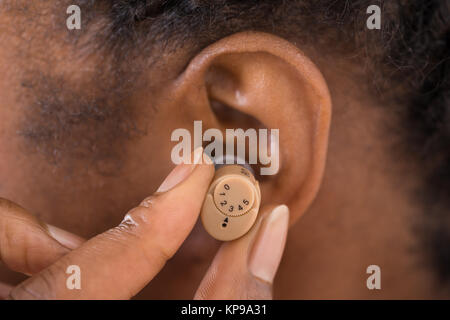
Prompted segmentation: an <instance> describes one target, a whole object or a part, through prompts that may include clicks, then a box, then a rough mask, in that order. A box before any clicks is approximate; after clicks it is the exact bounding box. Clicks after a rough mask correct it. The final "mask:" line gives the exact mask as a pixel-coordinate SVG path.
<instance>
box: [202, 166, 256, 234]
mask: <svg viewBox="0 0 450 320" xmlns="http://www.w3.org/2000/svg"><path fill="white" fill-rule="evenodd" d="M260 202H261V191H260V189H259V184H258V181H257V180H256V179H255V177H254V176H253V174H252V173H251V172H250V170H248V169H247V168H245V167H244V166H241V165H237V164H231V165H225V166H223V167H221V168H219V169H218V170H217V171H216V174H215V175H214V178H213V182H212V183H211V186H210V187H209V190H208V193H207V194H206V198H205V201H204V203H203V208H202V212H201V214H200V216H201V220H202V223H203V226H204V228H205V229H206V231H207V232H208V233H209V234H210V235H211V236H212V237H213V238H216V239H217V240H221V241H230V240H234V239H237V238H239V237H242V236H243V235H244V234H246V233H247V232H248V231H249V230H250V228H251V227H252V226H253V224H254V223H255V220H256V217H257V216H258V210H259V205H260Z"/></svg>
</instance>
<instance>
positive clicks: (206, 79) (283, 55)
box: [170, 32, 331, 223]
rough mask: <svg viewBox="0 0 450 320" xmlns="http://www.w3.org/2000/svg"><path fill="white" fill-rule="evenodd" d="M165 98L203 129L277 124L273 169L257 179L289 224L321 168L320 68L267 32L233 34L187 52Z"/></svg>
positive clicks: (323, 108)
mask: <svg viewBox="0 0 450 320" xmlns="http://www.w3.org/2000/svg"><path fill="white" fill-rule="evenodd" d="M170 96H171V102H172V105H174V106H177V108H178V110H189V113H190V115H191V116H190V117H189V118H190V119H192V117H193V118H194V119H195V120H202V122H203V130H206V129H208V128H217V129H219V130H221V131H222V132H225V129H227V128H250V127H256V128H261V127H265V128H269V129H279V152H280V154H279V156H280V157H279V159H280V160H279V161H280V163H279V170H278V172H277V173H276V174H275V175H273V176H266V177H258V179H259V180H260V185H261V192H262V204H263V205H265V204H268V205H270V204H272V203H273V204H280V203H285V204H287V205H288V206H289V207H290V209H291V223H292V222H294V221H295V220H296V219H298V218H299V217H300V216H301V215H302V214H303V213H304V212H305V211H306V209H307V208H308V206H309V205H310V204H311V202H312V201H313V199H314V197H315V196H316V194H317V192H318V189H319V186H320V183H321V179H322V175H323V171H324V166H325V159H326V151H327V145H328V134H329V125H330V117H331V102H330V96H329V92H328V87H327V84H326V82H325V81H324V79H323V77H322V75H321V73H320V71H319V70H318V68H317V67H316V65H315V64H314V63H312V62H311V60H309V59H308V58H307V57H306V56H305V55H304V54H303V53H302V51H300V50H299V49H298V48H297V47H296V46H294V45H292V44H291V43H290V42H288V41H286V40H283V39H281V38H279V37H276V36H273V35H269V34H265V33H257V32H244V33H238V34H234V35H232V36H229V37H227V38H224V39H222V40H220V41H218V42H216V43H214V44H212V45H211V46H209V47H207V48H206V49H204V50H203V51H202V52H200V53H199V54H198V55H197V56H196V57H194V58H193V59H192V60H191V62H190V63H189V65H188V67H187V68H186V69H185V71H184V72H183V73H182V74H181V75H180V76H179V77H178V78H177V79H176V81H175V82H174V83H173V85H172V86H171V87H170ZM186 126H187V127H188V126H192V123H190V124H188V123H186ZM224 136H225V134H224ZM271 143H273V141H272V142H271ZM256 171H257V172H256V173H258V170H256Z"/></svg>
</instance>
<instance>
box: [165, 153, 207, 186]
mask: <svg viewBox="0 0 450 320" xmlns="http://www.w3.org/2000/svg"><path fill="white" fill-rule="evenodd" d="M202 155H203V148H202V147H198V148H197V149H195V150H194V152H193V156H192V157H190V158H193V165H192V164H186V163H181V164H179V165H177V166H176V167H175V168H174V169H173V170H172V171H171V172H170V173H169V175H168V176H167V177H166V179H165V180H164V181H163V183H162V184H161V185H160V186H159V188H158V190H157V191H156V192H166V191H169V190H170V189H172V188H174V187H175V186H176V185H178V184H179V183H181V182H182V181H184V180H185V179H186V178H187V177H188V176H189V175H190V173H191V172H192V171H193V170H194V168H195V165H196V164H198V163H200V159H201V158H202Z"/></svg>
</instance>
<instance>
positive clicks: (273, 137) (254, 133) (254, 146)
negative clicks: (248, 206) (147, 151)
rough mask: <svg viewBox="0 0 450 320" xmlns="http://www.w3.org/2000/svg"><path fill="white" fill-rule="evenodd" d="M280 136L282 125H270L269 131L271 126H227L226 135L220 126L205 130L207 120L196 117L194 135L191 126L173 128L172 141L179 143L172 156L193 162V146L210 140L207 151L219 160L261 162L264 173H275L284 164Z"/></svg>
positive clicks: (232, 162) (176, 162)
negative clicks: (274, 126) (278, 126)
mask: <svg viewBox="0 0 450 320" xmlns="http://www.w3.org/2000/svg"><path fill="white" fill-rule="evenodd" d="M279 140H280V130H279V129H270V132H269V129H258V130H256V129H253V128H250V129H247V130H245V131H244V130H243V129H226V130H225V139H224V136H223V134H222V131H220V130H219V129H215V128H210V129H207V130H206V131H205V132H203V124H202V121H200V120H199V121H194V138H193V139H192V135H191V132H190V131H189V130H187V129H184V128H178V129H175V130H174V131H173V132H172V135H171V141H178V143H177V144H176V145H175V146H174V147H173V148H172V153H171V159H172V162H173V163H174V164H180V163H190V161H191V159H190V153H191V150H192V149H195V148H197V147H200V146H202V145H203V142H209V144H208V145H207V146H206V147H205V151H204V152H205V153H206V154H207V155H208V156H210V157H211V158H212V159H213V160H214V162H215V163H216V164H224V163H225V164H234V163H237V164H244V163H248V164H260V165H261V168H260V174H261V175H274V174H276V173H277V172H278V170H279V166H280V159H279ZM247 142H248V143H247ZM192 146H193V148H192ZM235 147H236V148H235ZM247 151H248V154H247ZM235 154H236V155H237V156H234V155H235Z"/></svg>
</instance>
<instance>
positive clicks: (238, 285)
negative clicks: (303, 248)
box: [194, 205, 289, 300]
mask: <svg viewBox="0 0 450 320" xmlns="http://www.w3.org/2000/svg"><path fill="white" fill-rule="evenodd" d="M264 211H265V212H268V214H265V215H263V216H262V219H260V220H259V221H258V222H257V223H256V224H255V227H254V228H253V229H252V230H251V231H250V232H249V233H247V234H246V235H245V236H243V237H242V238H239V239H237V240H234V241H231V242H227V243H225V244H223V245H222V247H221V248H220V249H219V252H218V253H217V255H216V257H215V258H214V260H213V262H212V264H211V266H210V267H209V269H208V271H207V273H206V275H205V277H204V278H203V280H202V282H201V284H200V286H199V288H198V290H197V292H196V294H195V297H194V298H195V299H233V300H234V299H258V300H259V299H272V283H273V279H274V277H275V274H276V272H277V269H278V266H279V264H280V261H281V258H282V255H283V251H284V246H285V242H286V236H287V230H288V225H289V209H288V207H287V206H285V205H280V206H278V207H275V208H274V209H273V210H267V209H266V210H264Z"/></svg>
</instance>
